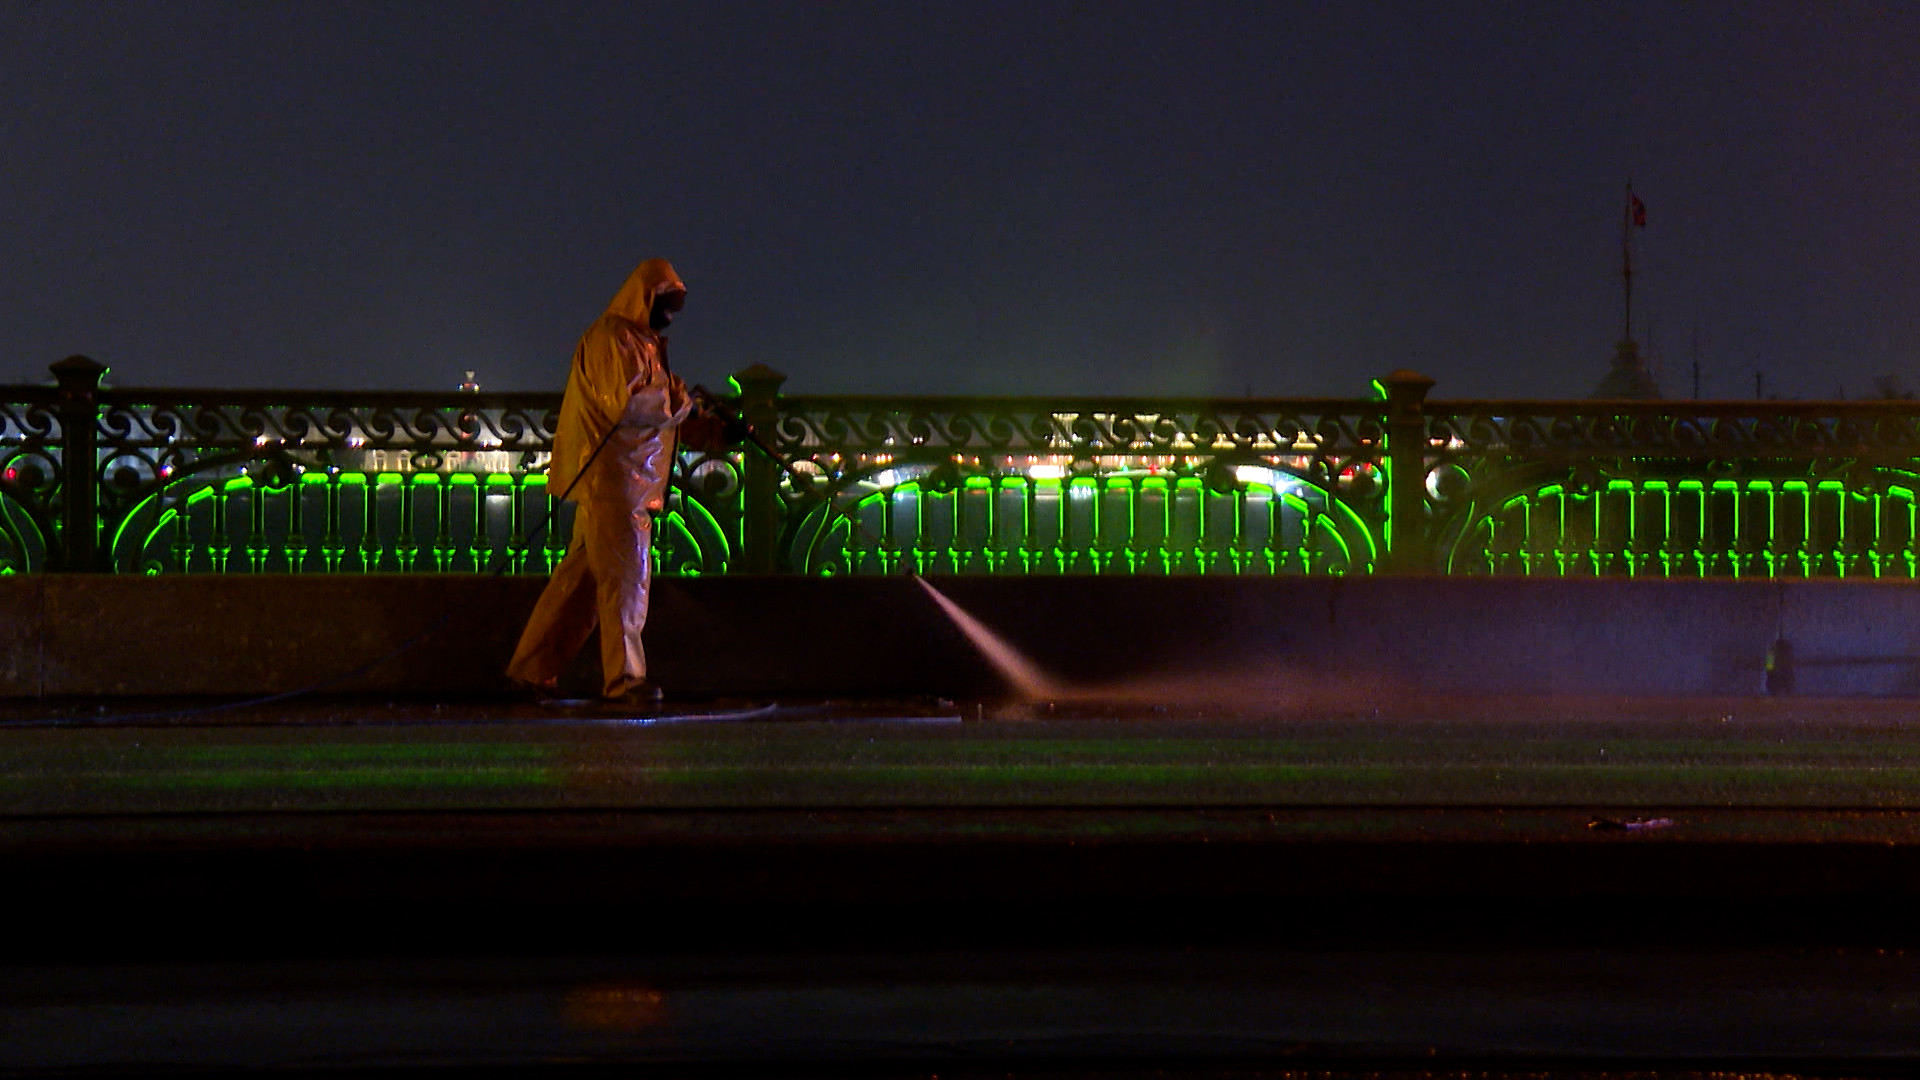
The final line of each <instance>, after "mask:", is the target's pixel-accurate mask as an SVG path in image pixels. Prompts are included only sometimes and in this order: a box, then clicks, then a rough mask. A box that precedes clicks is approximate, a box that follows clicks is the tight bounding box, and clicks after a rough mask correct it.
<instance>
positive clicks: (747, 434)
mask: <svg viewBox="0 0 1920 1080" xmlns="http://www.w3.org/2000/svg"><path fill="white" fill-rule="evenodd" d="M690 392H691V394H692V395H693V399H694V401H696V402H697V403H698V404H699V406H700V408H701V409H702V410H703V411H704V412H706V413H707V414H708V415H710V416H714V417H717V418H718V419H719V420H720V421H721V422H722V424H723V425H724V428H723V430H724V432H725V436H726V440H727V441H728V442H737V443H741V444H743V445H746V446H751V447H753V448H754V449H755V450H758V451H760V453H762V454H764V455H766V457H767V460H769V461H771V462H773V463H774V464H775V465H778V466H779V467H780V469H781V470H782V471H784V472H785V473H786V474H787V475H788V476H790V477H792V478H793V479H794V481H795V482H797V483H809V482H810V481H809V479H808V478H807V477H806V476H804V475H802V474H801V472H800V470H798V469H796V468H794V467H793V463H792V462H790V461H788V460H787V459H786V458H784V457H781V456H780V454H779V452H778V451H776V450H774V448H773V447H771V446H768V445H767V443H766V441H765V440H763V439H762V438H760V436H759V434H758V433H756V432H755V431H754V430H753V427H752V426H751V425H749V424H748V423H747V422H746V419H745V418H744V417H742V416H740V415H739V414H738V413H735V412H733V411H732V410H731V409H729V408H728V407H727V404H726V402H724V401H722V400H721V399H720V398H719V397H718V396H716V395H715V394H714V393H713V392H712V391H710V390H708V389H707V388H706V387H704V386H696V387H694V388H693V389H692V390H691V391H690ZM684 490H685V489H684V488H682V491H684ZM824 502H825V504H826V509H827V513H828V514H829V515H833V516H837V517H839V518H840V520H842V521H844V522H846V523H847V525H848V526H849V527H850V528H852V529H853V531H855V532H857V533H859V534H860V537H861V538H862V539H864V540H865V541H866V542H867V543H868V544H871V545H872V546H873V548H874V550H876V551H879V550H884V546H885V545H884V544H883V543H882V541H881V540H880V538H879V537H877V536H875V535H874V534H873V531H872V530H871V529H868V528H867V527H866V525H865V524H864V523H862V522H861V521H860V519H859V518H857V517H855V516H854V515H853V513H852V511H850V510H845V509H842V508H841V507H840V506H838V505H836V504H835V503H834V501H833V495H832V493H828V494H827V496H826V498H825V499H824ZM900 565H901V567H902V568H903V569H905V571H906V574H907V576H908V577H911V578H912V579H913V580H914V581H915V582H916V583H917V584H919V586H920V587H921V588H922V589H925V590H926V592H927V595H928V596H929V597H932V598H933V602H934V603H935V604H936V605H938V606H939V608H940V610H941V612H942V613H944V614H945V615H946V616H947V618H949V619H951V620H953V624H954V626H955V627H957V628H959V630H960V632H961V633H962V634H964V635H966V638H967V640H968V641H970V642H972V643H973V647H974V648H976V649H978V650H979V651H980V654H981V655H982V656H984V657H986V659H987V662H988V663H990V664H992V665H993V668H994V670H995V671H997V672H999V673H1000V677H1001V678H1003V679H1005V680H1006V681H1007V683H1008V684H1009V685H1011V686H1012V687H1013V688H1014V689H1015V690H1016V691H1017V692H1018V693H1019V694H1020V696H1021V697H1023V698H1027V699H1029V700H1034V699H1042V698H1055V697H1060V696H1061V695H1062V693H1063V690H1062V688H1061V687H1060V685H1059V684H1058V683H1056V682H1055V681H1054V679H1053V678H1052V677H1051V676H1049V675H1048V674H1047V673H1046V672H1044V671H1042V670H1041V669H1040V668H1039V666H1038V665H1036V664H1035V663H1034V662H1033V661H1031V660H1029V659H1027V657H1026V655H1025V654H1023V653H1022V652H1020V650H1018V649H1016V648H1014V647H1013V645H1012V644H1011V643H1010V642H1008V641H1007V640H1006V639H1005V638H1003V637H1001V636H1000V635H999V634H996V633H994V632H993V630H991V629H990V628H988V627H987V625H986V624H985V623H982V622H981V621H980V620H979V619H976V618H974V617H973V616H972V615H971V614H969V613H968V612H967V611H966V610H965V609H964V608H962V607H961V606H960V605H959V604H956V603H954V602H953V599H952V598H951V597H949V596H948V595H947V594H945V593H943V592H941V591H940V590H939V589H936V588H934V586H933V583H932V582H930V581H928V580H927V579H926V577H925V576H923V575H922V574H921V573H920V572H919V571H918V570H915V569H913V568H912V566H910V565H909V564H908V563H907V562H906V560H904V559H902V560H901V562H900Z"/></svg>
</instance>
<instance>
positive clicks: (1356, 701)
mask: <svg viewBox="0 0 1920 1080" xmlns="http://www.w3.org/2000/svg"><path fill="white" fill-rule="evenodd" d="M914 580H915V581H917V582H919V583H920V587H921V588H923V589H925V590H927V595H928V596H930V597H932V598H933V602H934V603H935V604H938V605H939V606H940V610H941V611H943V612H945V613H946V616H947V617H948V618H949V619H952V620H953V624H954V625H955V626H956V627H958V628H959V629H960V632H961V633H963V634H965V635H966V636H967V640H969V641H971V642H972V643H973V645H974V647H975V648H977V649H979V650H980V654H981V655H982V656H984V657H985V658H986V659H987V662H988V663H990V664H991V665H992V666H993V668H994V670H995V671H997V672H999V673H1000V676H1001V678H1003V679H1005V680H1006V681H1007V683H1008V684H1009V685H1010V686H1012V687H1013V689H1014V690H1015V691H1016V692H1017V693H1018V695H1019V697H1020V698H1021V699H1022V700H1023V701H1025V702H1027V703H1030V704H1037V703H1041V702H1045V703H1047V705H1048V707H1049V710H1051V707H1052V706H1054V705H1060V706H1062V707H1078V708H1083V709H1084V708H1096V709H1101V710H1118V714H1120V715H1126V714H1133V713H1148V712H1151V713H1153V714H1156V715H1158V714H1163V713H1164V711H1165V710H1166V709H1167V708H1169V707H1179V708H1187V709H1195V710H1201V711H1202V713H1205V712H1208V711H1212V712H1224V713H1228V714H1231V715H1235V716H1241V717H1250V716H1273V715H1280V714H1287V713H1300V712H1320V713H1328V714H1342V715H1349V716H1351V715H1367V714H1371V715H1374V716H1378V715H1379V714H1380V713H1381V711H1382V709H1387V710H1390V711H1391V710H1395V709H1399V708H1401V707H1402V699H1403V697H1404V695H1403V694H1402V693H1401V692H1400V691H1399V689H1398V688H1397V686H1396V684H1395V682H1394V680H1393V679H1391V678H1390V677H1387V676H1385V675H1384V674H1383V673H1381V672H1378V671H1366V670H1356V671H1350V672H1340V671H1329V670H1325V669H1324V668H1322V667H1317V666H1316V667H1302V666H1300V665H1298V664H1297V663H1289V662H1285V661H1282V660H1279V659H1278V658H1275V659H1257V658H1247V657H1243V658H1240V659H1239V660H1238V661H1237V662H1235V661H1230V662H1227V663H1224V664H1222V665H1220V666H1219V667H1217V668H1206V669H1201V670H1193V669H1191V668H1189V669H1188V670H1185V671H1177V672H1173V671H1159V672H1142V673H1140V674H1139V675H1136V676H1134V677H1131V678H1122V679H1113V680H1103V681H1102V682H1099V683H1096V684H1081V685H1070V684H1067V683H1063V682H1061V681H1059V680H1058V679H1056V678H1054V677H1053V676H1052V675H1049V674H1047V672H1046V671H1044V670H1043V669H1042V668H1041V667H1040V666H1039V665H1038V664H1035V663H1034V662H1033V661H1032V660H1030V659H1028V658H1027V656H1026V654H1025V653H1022V652H1021V651H1020V650H1019V649H1016V648H1014V647H1013V645H1012V644H1011V643H1010V642H1008V641H1007V640H1006V639H1005V638H1003V637H1001V636H1000V635H999V634H996V633H994V632H993V631H992V630H991V629H989V628H988V627H987V626H986V624H984V623H982V622H981V621H980V620H979V619H976V618H974V617H973V616H972V615H970V614H968V613H967V611H966V609H964V608H962V607H961V606H960V605H959V604H956V603H954V602H953V600H951V599H949V598H948V597H947V595H946V594H945V593H942V592H941V591H940V590H939V589H936V588H934V587H933V586H932V585H931V584H929V583H928V581H927V579H925V578H923V577H920V576H919V575H918V574H916V575H914ZM1013 715H1018V714H1013Z"/></svg>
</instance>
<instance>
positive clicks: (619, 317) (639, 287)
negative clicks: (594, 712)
mask: <svg viewBox="0 0 1920 1080" xmlns="http://www.w3.org/2000/svg"><path fill="white" fill-rule="evenodd" d="M685 292H686V285H685V283H683V282H682V281H681V280H680V276H679V275H678V274H676V273H674V271H673V267H672V266H671V265H669V264H668V263H667V261H666V260H665V259H649V260H647V261H646V262H643V263H641V264H640V266H639V268H638V269H636V270H634V272H633V273H632V274H631V275H630V276H629V277H628V278H627V283H626V284H625V285H623V286H621V288H620V291H619V293H618V294H616V295H615V296H614V298H613V303H611V304H609V305H608V306H607V312H606V314H604V315H602V316H601V317H600V318H599V320H598V321H596V322H595V323H594V324H593V325H592V326H591V327H588V329H587V332H586V334H585V335H583V336H582V337H581V339H580V345H579V347H578V348H576V349H575V350H574V352H573V368H572V370H571V371H570V372H569V373H568V376H567V393H566V397H565V398H564V399H562V401H561V403H560V424H559V428H558V429H557V430H556V431H555V433H554V439H553V461H552V464H551V465H550V466H549V468H548V470H547V490H549V491H551V492H553V493H555V494H556V495H557V494H561V493H566V497H567V498H569V499H571V500H572V501H573V502H574V503H575V504H576V510H575V513H574V519H573V543H572V546H571V548H570V549H569V550H568V551H567V556H566V558H565V559H563V560H561V562H560V565H559V567H558V568H556V569H555V570H554V573H553V578H552V580H550V581H548V582H547V587H546V591H544V592H542V593H541V594H540V601H539V603H538V604H536V605H535V606H534V609H533V615H532V617H531V618H529V619H528V620H527V628H526V630H524V631H523V632H522V633H521V635H520V645H519V647H518V648H517V649H515V650H514V655H513V662H512V663H510V664H509V665H508V666H507V674H508V675H509V676H510V677H512V678H514V679H516V680H518V681H520V682H524V683H530V684H534V685H539V686H552V685H553V684H554V683H555V682H556V681H557V680H558V678H559V676H560V675H561V673H562V672H564V671H565V670H566V668H567V665H568V664H570V663H571V662H572V661H573V657H574V654H576V653H578V652H579V651H580V647H581V646H582V645H584V644H585V643H586V640H587V636H588V635H589V634H591V633H592V632H593V628H594V626H595V625H598V626H599V627H600V667H601V673H602V676H603V678H604V682H603V685H602V689H601V692H602V693H603V694H605V695H606V696H608V697H618V696H620V695H622V694H624V693H626V692H628V691H630V690H633V689H636V688H637V687H639V686H640V685H641V684H642V683H644V682H645V681H646V676H647V661H646V654H645V652H644V651H642V649H641V647H640V631H641V628H642V627H644V626H645V625H646V621H647V590H648V586H649V579H650V576H651V573H650V564H649V557H650V554H651V549H652V544H653V518H652V515H653V513H654V512H656V511H658V510H660V509H661V507H662V506H663V505H665V502H666V494H667V481H668V474H669V469H670V467H671V465H672V462H673V455H674V452H675V449H676V447H675V432H676V430H677V429H678V428H679V426H680V422H681V421H682V420H684V419H686V416H687V413H688V412H689V411H690V409H691V408H692V404H691V402H690V401H689V400H688V397H687V388H686V385H685V384H684V383H682V382H681V381H680V380H679V379H678V378H677V377H675V376H674V375H673V373H672V371H671V370H669V369H668V367H667V358H666V345H667V342H666V339H665V338H664V337H662V336H661V335H659V334H657V333H655V332H654V331H653V330H652V329H650V328H649V326H648V323H649V320H650V319H651V317H652V314H653V308H654V305H655V304H657V303H673V304H677V303H678V302H679V299H680V295H682V294H684V293H685ZM603 443H604V444H605V445H604V446H602V444H603ZM596 450H597V451H598V456H596V454H595V452H596Z"/></svg>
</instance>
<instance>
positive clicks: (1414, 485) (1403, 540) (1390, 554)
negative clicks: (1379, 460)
mask: <svg viewBox="0 0 1920 1080" xmlns="http://www.w3.org/2000/svg"><path fill="white" fill-rule="evenodd" d="M1384 382H1385V385H1386V388H1387V461H1388V469H1389V472H1390V473H1391V478H1390V479H1389V481H1388V484H1389V486H1388V488H1387V500H1388V501H1387V558H1386V567H1385V569H1386V571H1387V572H1388V573H1392V574H1422V573H1428V572H1430V571H1431V570H1432V569H1433V558H1432V554H1431V552H1429V551H1428V528H1427V492H1426V486H1427V485H1426V478H1427V419H1426V415H1425V413H1424V411H1423V410H1422V407H1421V406H1422V403H1423V402H1425V401H1426V399H1427V391H1429V390H1432V389H1433V380H1432V379H1429V378H1427V377H1426V376H1425V375H1422V374H1420V373H1419V372H1417V371H1409V370H1407V369H1406V368H1401V369H1400V370H1399V371H1396V372H1394V373H1393V374H1391V375H1389V376H1387V377H1386V379H1385V380H1384Z"/></svg>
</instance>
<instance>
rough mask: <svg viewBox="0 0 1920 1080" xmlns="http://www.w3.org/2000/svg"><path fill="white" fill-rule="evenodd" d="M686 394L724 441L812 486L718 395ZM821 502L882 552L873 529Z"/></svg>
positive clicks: (913, 572)
mask: <svg viewBox="0 0 1920 1080" xmlns="http://www.w3.org/2000/svg"><path fill="white" fill-rule="evenodd" d="M688 393H690V394H692V395H693V400H694V401H695V402H696V403H697V404H698V405H699V406H700V408H701V410H702V411H703V412H706V413H707V414H709V415H711V416H715V417H718V418H719V419H720V421H721V422H722V425H723V427H722V430H723V432H724V434H725V437H726V439H727V441H729V442H739V443H744V444H745V445H748V446H751V447H753V448H754V449H755V450H758V451H760V452H761V453H762V454H765V455H766V457H767V460H768V461H771V462H773V463H774V464H775V465H778V466H780V469H781V471H783V472H785V473H786V474H787V475H788V476H790V477H792V478H793V479H794V480H795V481H797V482H799V483H803V484H811V483H812V480H811V479H810V478H808V477H806V476H803V475H802V474H801V472H800V470H798V469H796V468H794V467H793V463H792V462H790V461H788V460H787V459H786V458H783V457H781V456H780V454H779V452H778V451H776V450H775V449H774V448H773V447H771V446H768V445H767V443H766V440H764V439H762V438H760V435H759V433H758V432H755V431H754V430H753V425H751V424H749V423H747V419H746V417H744V416H741V415H740V414H739V413H737V412H735V411H733V410H732V409H729V408H728V407H727V404H726V402H725V401H723V400H721V398H720V397H719V395H717V394H715V393H714V392H713V391H711V390H709V389H707V388H706V387H704V386H695V387H693V388H692V389H690V390H689V391H688ZM824 501H825V502H826V504H827V512H828V513H829V514H833V515H836V516H838V517H839V518H840V520H842V521H844V522H846V523H847V524H848V525H849V526H851V527H852V529H853V531H855V532H857V533H859V534H860V537H861V539H863V540H865V541H866V542H867V543H869V544H871V545H873V549H874V550H875V551H885V550H886V544H885V542H883V541H882V540H881V539H880V538H879V537H877V536H875V535H874V534H873V530H872V529H869V528H867V527H866V525H864V524H862V523H861V521H860V519H859V518H857V517H854V516H853V513H852V511H850V510H845V509H842V508H841V507H840V506H838V505H836V504H835V503H834V501H833V496H832V494H828V495H827V496H826V498H825V500H824ZM900 565H901V566H902V567H903V568H905V567H908V563H907V561H906V560H905V559H902V560H901V561H900ZM907 576H909V577H919V576H920V572H919V571H917V570H913V569H910V568H909V569H907Z"/></svg>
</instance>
